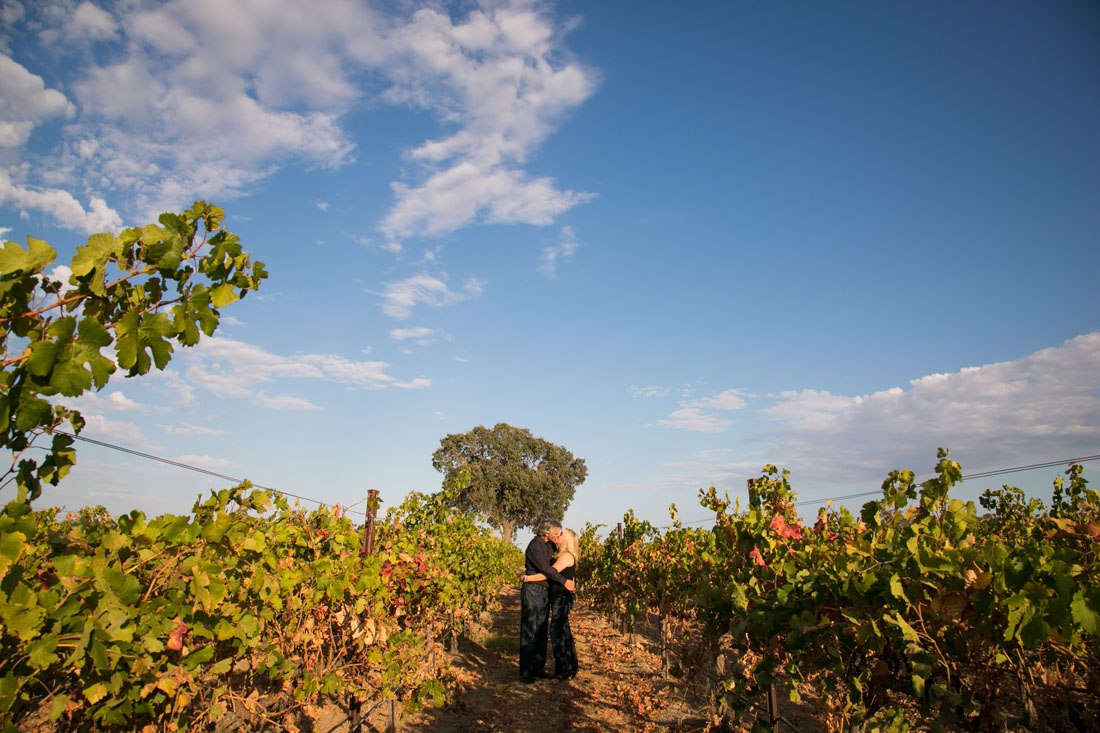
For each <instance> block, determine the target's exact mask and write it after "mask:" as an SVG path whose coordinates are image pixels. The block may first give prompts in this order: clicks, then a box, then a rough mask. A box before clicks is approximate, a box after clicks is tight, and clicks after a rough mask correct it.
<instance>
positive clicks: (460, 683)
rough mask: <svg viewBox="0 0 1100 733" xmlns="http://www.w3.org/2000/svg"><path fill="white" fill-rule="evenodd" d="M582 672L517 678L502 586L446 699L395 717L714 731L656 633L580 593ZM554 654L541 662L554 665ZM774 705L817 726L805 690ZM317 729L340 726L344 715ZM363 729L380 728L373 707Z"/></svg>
mask: <svg viewBox="0 0 1100 733" xmlns="http://www.w3.org/2000/svg"><path fill="white" fill-rule="evenodd" d="M570 623H571V626H572V628H573V633H574V637H575V639H576V643H577V652H578V657H579V658H580V660H581V671H580V674H579V675H578V676H577V678H576V680H573V681H570V682H552V681H547V682H543V683H539V684H536V685H524V684H522V683H520V682H519V680H518V679H517V674H518V672H517V658H518V628H519V594H518V591H517V590H516V589H515V588H506V589H505V590H504V591H503V592H502V594H501V596H500V599H499V605H498V606H497V607H495V608H494V609H493V610H492V612H491V613H486V614H482V617H481V619H480V620H479V623H476V624H472V625H470V626H468V628H467V634H466V637H465V638H463V639H462V641H461V643H460V644H459V649H458V652H457V653H456V654H452V655H449V657H450V663H451V668H450V670H449V672H448V673H447V675H448V693H447V703H446V705H445V706H443V707H442V708H425V709H423V710H421V711H419V712H418V713H416V714H415V715H412V716H409V717H407V718H405V719H404V720H402V721H401V723H400V724H399V726H398V730H401V731H441V732H442V733H466V732H468V731H469V732H472V731H502V732H503V731H524V732H530V733H541V732H543V731H545V732H547V733H551V732H552V733H559V732H560V731H566V730H569V731H593V732H594V731H653V732H656V731H677V732H682V733H693V732H696V731H708V730H728V728H720V727H718V728H716V727H715V726H714V721H713V720H712V719H711V718H710V716H709V713H708V702H707V700H705V699H703V698H700V697H697V696H695V695H693V694H691V693H690V692H689V691H688V689H687V687H686V686H685V685H684V684H683V681H682V680H677V679H665V678H664V677H663V676H662V674H661V658H660V649H659V645H658V644H657V642H656V637H655V636H653V635H652V634H651V633H649V630H647V629H645V628H639V629H638V631H639V633H638V634H635V635H630V634H624V633H621V632H620V631H619V630H618V629H617V628H616V627H615V626H614V625H613V624H612V623H611V622H610V621H609V620H608V619H607V618H606V617H604V616H603V615H601V614H599V613H597V612H596V611H594V610H593V609H591V608H588V607H586V606H585V604H584V598H583V591H582V593H581V596H580V600H579V601H578V604H577V606H576V607H575V608H574V610H573V613H572V614H571V615H570ZM552 664H553V660H552V657H551V659H550V660H549V661H548V665H552ZM781 712H782V714H783V715H784V717H785V718H787V719H788V720H791V721H794V722H796V725H797V726H798V729H799V730H800V731H804V732H805V733H816V732H817V731H823V730H825V727H824V725H823V724H822V723H821V722H820V721H818V720H816V719H815V717H814V715H815V713H816V703H815V700H814V698H813V695H812V693H809V691H808V694H807V696H806V697H804V699H803V701H802V702H801V703H798V704H795V703H790V702H787V701H781ZM327 720H328V721H330V722H332V723H334V725H332V726H328V727H318V728H317V730H324V731H331V732H332V733H343V732H344V731H347V730H349V729H350V727H349V725H348V722H347V719H346V717H344V716H343V713H342V712H340V711H338V710H337V711H333V714H332V715H331V716H330V717H329V718H328V719H327ZM369 722H370V725H371V727H370V728H364V730H373V731H382V730H385V723H386V720H385V717H384V716H383V715H381V714H380V713H379V714H376V715H374V716H372V718H371V720H370V721H369Z"/></svg>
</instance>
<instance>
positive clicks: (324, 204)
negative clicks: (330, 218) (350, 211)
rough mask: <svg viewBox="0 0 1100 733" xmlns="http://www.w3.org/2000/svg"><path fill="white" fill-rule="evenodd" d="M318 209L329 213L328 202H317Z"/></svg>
mask: <svg viewBox="0 0 1100 733" xmlns="http://www.w3.org/2000/svg"><path fill="white" fill-rule="evenodd" d="M317 208H318V209H320V210H321V211H328V202H327V201H318V202H317Z"/></svg>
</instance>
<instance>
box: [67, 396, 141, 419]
mask: <svg viewBox="0 0 1100 733" xmlns="http://www.w3.org/2000/svg"><path fill="white" fill-rule="evenodd" d="M61 402H62V403H64V404H66V405H69V406H70V407H73V408H75V409H77V410H79V411H80V413H81V414H82V415H84V416H85V417H87V416H88V415H89V414H94V413H100V412H148V410H149V408H148V407H147V406H146V405H142V404H139V403H137V402H134V401H133V400H132V399H130V398H129V397H127V396H126V395H124V394H123V393H122V392H119V391H115V392H106V393H98V392H85V393H84V394H82V395H81V396H80V397H77V398H75V399H74V398H63V399H62V400H61Z"/></svg>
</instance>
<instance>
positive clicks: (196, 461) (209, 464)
mask: <svg viewBox="0 0 1100 733" xmlns="http://www.w3.org/2000/svg"><path fill="white" fill-rule="evenodd" d="M172 460H173V461H175V462H176V463H186V464H187V465H189V466H198V467H199V468H228V467H230V466H235V465H237V464H236V463H234V462H233V461H230V460H228V459H225V458H214V457H212V456H195V455H185V456H176V457H175V458H173V459H172Z"/></svg>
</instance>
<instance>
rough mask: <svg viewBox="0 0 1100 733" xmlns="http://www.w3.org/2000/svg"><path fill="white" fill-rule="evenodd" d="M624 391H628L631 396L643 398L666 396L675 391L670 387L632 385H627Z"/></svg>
mask: <svg viewBox="0 0 1100 733" xmlns="http://www.w3.org/2000/svg"><path fill="white" fill-rule="evenodd" d="M626 391H627V392H628V393H630V396H631V397H633V398H635V399H643V400H648V399H653V398H654V397H667V396H668V395H670V394H674V393H675V392H676V390H675V389H673V388H672V387H654V386H649V387H635V386H634V385H630V386H629V387H627V388H626Z"/></svg>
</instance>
